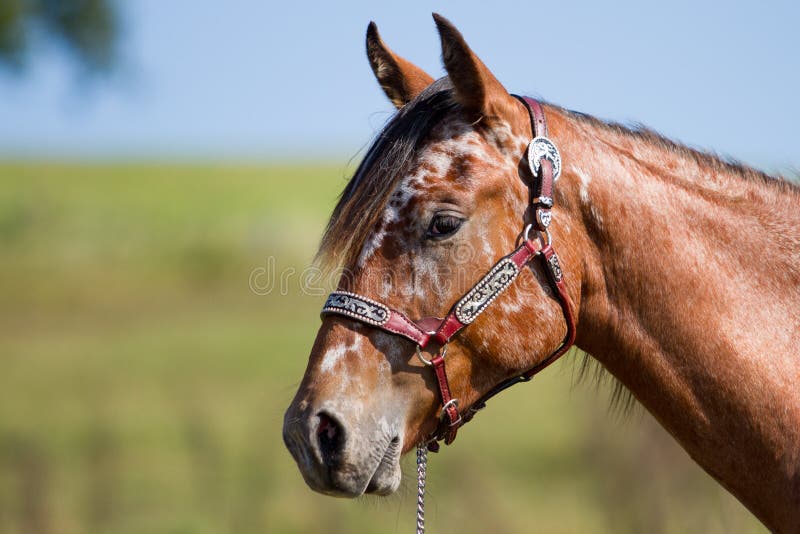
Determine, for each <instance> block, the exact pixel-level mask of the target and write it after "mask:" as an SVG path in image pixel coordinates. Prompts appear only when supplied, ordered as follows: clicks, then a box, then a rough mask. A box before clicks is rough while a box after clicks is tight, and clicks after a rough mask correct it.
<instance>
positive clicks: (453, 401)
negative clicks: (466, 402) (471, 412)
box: [439, 399, 461, 426]
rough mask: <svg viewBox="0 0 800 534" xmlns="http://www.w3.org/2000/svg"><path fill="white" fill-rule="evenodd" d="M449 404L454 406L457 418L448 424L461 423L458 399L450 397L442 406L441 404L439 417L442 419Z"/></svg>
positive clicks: (455, 424) (456, 424)
mask: <svg viewBox="0 0 800 534" xmlns="http://www.w3.org/2000/svg"><path fill="white" fill-rule="evenodd" d="M450 406H455V408H456V413H457V414H458V419H457V420H455V421H453V422H452V423H450V426H458V425H460V424H461V412H460V411H459V409H458V399H450V400H449V401H447V403H446V404H445V405H444V406H442V409H441V411H439V419H444V417H445V414H446V413H447V409H448V408H449V407H450Z"/></svg>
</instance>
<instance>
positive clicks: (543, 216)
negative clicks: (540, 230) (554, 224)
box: [536, 210, 553, 228]
mask: <svg viewBox="0 0 800 534" xmlns="http://www.w3.org/2000/svg"><path fill="white" fill-rule="evenodd" d="M536 218H537V219H538V221H539V224H541V225H542V227H544V228H547V227H548V226H550V221H552V220H553V213H552V212H551V211H550V210H538V211H537V212H536Z"/></svg>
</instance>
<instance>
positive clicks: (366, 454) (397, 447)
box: [283, 14, 800, 532]
mask: <svg viewBox="0 0 800 534" xmlns="http://www.w3.org/2000/svg"><path fill="white" fill-rule="evenodd" d="M434 19H435V22H436V26H437V29H438V32H439V36H440V38H441V46H442V59H443V63H444V67H445V70H446V72H447V76H446V77H444V78H441V79H439V80H434V79H433V78H432V77H431V76H430V75H428V74H427V73H425V72H424V71H423V70H422V69H420V68H419V67H417V66H415V65H414V64H413V63H411V62H409V61H407V60H406V59H404V58H402V57H401V56H399V55H397V54H396V53H395V52H393V51H392V50H391V49H390V48H389V47H388V46H387V45H386V44H385V43H384V41H383V40H382V39H381V37H380V35H379V34H378V31H377V28H376V26H375V24H374V23H370V25H369V28H368V30H367V39H366V42H367V55H368V58H369V61H370V65H371V67H372V70H373V72H374V74H375V76H376V78H377V81H378V83H379V84H380V86H381V87H382V88H383V91H384V92H385V93H386V95H387V96H388V98H389V99H390V100H391V102H392V103H393V104H394V106H395V107H396V108H397V113H396V114H395V115H394V116H393V118H392V119H391V120H390V121H389V122H388V124H387V125H386V127H385V128H384V129H383V131H382V132H381V133H380V134H379V135H378V136H377V138H376V139H375V141H374V142H373V144H372V145H371V147H370V148H369V150H368V151H367V153H366V156H365V157H364V159H363V161H362V162H361V164H360V165H359V167H358V168H357V170H356V172H355V173H354V175H353V177H352V178H351V179H350V181H349V182H348V184H347V186H346V187H345V189H344V191H343V193H342V195H341V197H340V199H339V201H338V204H337V205H336V207H335V209H334V211H333V214H332V216H331V219H330V221H329V223H328V225H327V228H326V230H325V233H324V235H323V238H322V242H321V245H320V250H319V253H318V258H319V261H320V262H322V263H323V264H325V265H329V266H330V265H334V266H338V267H341V268H342V272H343V273H344V274H343V275H342V277H341V280H340V282H339V285H338V288H337V291H336V292H334V293H333V294H331V296H330V297H329V298H328V300H327V301H326V304H325V308H324V310H323V315H322V324H321V326H320V328H319V331H318V334H317V337H316V340H315V342H314V345H313V347H312V349H311V354H310V357H309V360H308V366H307V369H306V371H305V375H304V376H303V379H302V382H301V384H300V386H299V389H298V391H297V394H296V396H295V398H294V400H293V401H292V403H291V405H290V406H289V408H288V410H287V412H286V415H285V419H284V427H283V437H284V441H285V443H286V446H287V447H288V449H289V451H290V452H291V454H292V456H293V457H294V459H295V460H296V462H297V465H298V467H299V469H300V472H301V473H302V475H303V477H304V479H305V481H306V483H307V484H308V485H309V486H310V487H311V488H312V489H314V490H316V491H319V492H322V493H325V494H329V495H335V496H342V497H356V496H360V495H362V494H363V493H374V494H378V495H387V494H391V493H392V492H394V491H395V490H396V489H397V488H398V486H399V484H400V481H401V470H400V464H399V459H400V456H401V455H402V454H404V453H406V452H408V451H410V450H412V449H414V447H415V446H418V454H420V451H423V450H424V447H427V448H428V449H431V450H435V449H437V448H438V445H439V442H440V441H441V440H444V441H445V442H446V443H450V442H451V441H452V440H453V439H455V431H456V430H457V429H458V428H459V427H460V426H462V425H463V424H464V423H465V422H466V421H468V420H470V419H471V418H472V416H473V415H474V414H475V412H476V411H477V409H479V408H482V407H483V406H484V404H485V400H486V398H487V397H488V396H490V395H492V394H494V393H496V392H497V391H499V390H500V389H502V388H503V387H506V386H507V385H510V384H513V383H515V382H517V381H524V380H527V379H529V378H530V376H531V375H532V374H534V373H535V372H538V371H539V370H541V369H542V368H543V367H544V366H545V365H547V364H549V363H550V362H551V361H553V360H554V359H555V358H557V357H558V356H560V355H561V354H562V353H563V352H564V350H565V348H566V347H568V346H569V345H571V344H572V343H573V341H574V344H575V345H576V346H577V347H578V348H579V349H581V350H582V351H585V352H586V353H588V354H590V355H591V356H592V357H593V358H595V359H596V360H597V361H598V362H599V363H600V364H601V365H602V367H603V368H604V369H605V370H606V371H608V372H610V373H611V374H612V375H613V376H614V377H615V378H616V379H617V380H619V381H620V382H621V383H622V384H623V385H624V387H625V388H627V389H628V390H629V391H630V392H631V393H632V395H633V396H634V397H635V399H636V400H637V401H638V402H639V403H640V404H641V405H643V406H644V407H645V408H646V409H647V410H648V411H649V412H650V413H652V414H653V415H654V416H655V418H656V420H657V421H658V422H659V424H661V425H662V426H663V427H664V428H665V429H666V430H667V431H668V432H669V433H670V434H671V435H672V436H673V437H674V438H675V439H676V440H677V442H678V443H679V444H680V445H681V446H682V447H683V448H684V449H685V450H686V451H687V452H688V454H689V455H690V456H691V458H692V459H693V460H694V461H695V462H697V463H698V464H699V465H700V466H701V467H702V468H703V469H704V470H705V471H706V472H708V473H709V474H710V475H711V476H712V477H713V478H715V479H716V480H717V481H718V482H719V483H720V484H721V485H722V486H723V487H724V488H726V489H727V490H728V491H730V492H731V493H732V494H733V495H734V496H736V497H737V498H738V499H739V500H740V501H741V502H742V503H743V504H744V505H745V506H746V507H747V508H748V509H749V510H750V511H751V512H752V513H753V514H754V515H755V516H756V517H757V518H759V520H760V521H761V522H763V523H764V525H765V526H767V527H768V528H769V529H771V530H773V531H779V532H797V531H800V446H798V444H800V356H799V355H798V349H797V348H798V346H800V311H798V309H799V308H798V305H800V209H798V208H800V188H798V187H797V186H796V185H794V184H792V183H791V182H789V181H787V180H785V179H783V178H780V177H778V178H775V177H771V176H768V175H766V174H764V173H762V172H760V171H757V170H755V169H753V168H750V167H748V166H745V165H743V164H739V163H735V162H732V161H728V160H724V159H722V158H719V157H717V156H715V155H712V154H708V153H705V152H701V151H698V150H695V149H691V148H688V147H686V146H683V145H681V144H678V143H676V142H673V141H670V140H668V139H666V138H664V137H662V136H660V135H659V134H657V133H655V132H653V131H651V130H649V129H646V128H644V127H636V128H630V127H626V126H623V125H619V124H615V123H611V122H607V121H601V120H598V119H596V118H593V117H591V116H589V115H586V114H582V113H577V112H574V111H570V110H567V109H564V108H561V107H559V106H556V105H553V104H549V103H542V102H537V101H533V100H531V99H525V98H520V97H515V96H513V95H511V94H510V93H509V92H508V91H507V90H506V89H505V88H504V87H503V85H502V84H501V83H500V82H499V81H498V80H497V78H496V77H495V76H494V75H493V74H492V72H491V71H490V70H489V69H488V68H487V67H486V65H485V64H484V63H483V62H482V61H481V60H480V59H479V58H478V56H477V55H476V54H475V53H474V52H473V51H472V50H471V49H470V47H469V46H468V45H467V43H466V41H465V39H464V37H463V36H462V34H461V33H460V32H459V31H458V30H457V29H456V28H455V27H454V26H453V25H452V24H451V23H450V22H449V21H448V20H446V19H445V18H443V17H441V16H439V15H436V14H434ZM749 107H750V106H748V104H747V103H743V104H742V109H740V110H734V111H733V112H736V113H741V116H742V129H743V133H745V134H746V133H748V132H747V114H748V113H752V112H755V111H754V110H753V109H748V108H749ZM532 137H533V138H534V139H533V140H532ZM556 181H557V184H556ZM556 251H557V254H556ZM412 318H413V319H412ZM445 362H446V365H445ZM521 409H522V408H521ZM422 467H423V468H424V465H423V466H422Z"/></svg>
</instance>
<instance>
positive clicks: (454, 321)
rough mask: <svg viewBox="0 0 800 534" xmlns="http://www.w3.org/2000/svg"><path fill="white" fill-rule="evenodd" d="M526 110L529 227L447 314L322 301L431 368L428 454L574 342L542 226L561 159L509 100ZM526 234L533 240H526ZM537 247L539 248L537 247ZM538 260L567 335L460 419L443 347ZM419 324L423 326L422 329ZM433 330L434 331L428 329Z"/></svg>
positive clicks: (543, 129)
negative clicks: (417, 314)
mask: <svg viewBox="0 0 800 534" xmlns="http://www.w3.org/2000/svg"><path fill="white" fill-rule="evenodd" d="M514 96H515V98H517V99H518V100H519V101H520V102H522V103H523V104H524V105H525V107H526V108H527V110H528V114H529V115H530V119H531V127H532V130H533V140H532V141H531V143H530V145H528V165H529V167H530V169H531V174H532V176H533V181H532V183H531V184H530V207H531V213H532V214H533V216H534V217H533V222H531V223H530V224H528V225H527V226H525V229H524V231H523V241H522V244H521V245H520V246H519V247H518V248H517V249H516V250H514V251H513V252H511V253H510V254H508V255H507V256H505V257H503V258H502V259H500V261H498V262H497V263H495V265H494V266H493V267H492V268H491V269H490V270H489V272H488V273H486V274H485V275H484V276H483V278H481V279H480V280H479V281H478V283H476V284H475V285H474V286H473V287H472V289H470V290H469V291H468V292H467V293H466V294H465V295H464V296H463V297H461V299H459V300H458V302H456V303H455V305H454V306H453V307H452V308H451V309H450V311H449V312H448V313H447V316H445V318H444V319H440V318H438V317H427V318H424V319H421V320H419V321H412V320H411V319H409V318H408V317H407V316H406V315H405V314H403V313H402V312H400V311H397V310H394V309H392V308H389V307H388V306H386V305H384V304H382V303H380V302H377V301H375V300H372V299H369V298H367V297H364V296H362V295H358V294H356V293H348V292H344V291H335V292H333V293H331V294H330V295H329V296H328V300H327V301H326V302H325V306H324V307H323V308H322V314H323V315H326V314H338V315H344V316H346V317H349V318H351V319H355V320H357V321H360V322H362V323H366V324H368V325H371V326H373V327H375V328H379V329H381V330H385V331H387V332H390V333H392V334H396V335H398V336H402V337H405V338H407V339H409V340H411V341H412V342H414V343H415V344H416V347H417V356H419V359H420V360H421V361H422V362H423V363H425V364H426V365H428V366H430V367H433V371H434V373H435V376H436V381H437V384H438V387H439V395H440V397H441V400H442V409H441V412H440V418H439V419H440V423H439V426H438V427H437V429H436V430H435V431H434V433H433V434H432V435H431V436H430V437H429V438H428V440H427V445H428V449H429V450H431V451H433V452H436V451H438V450H439V441H440V440H444V442H445V443H446V444H448V445H449V444H450V443H452V442H453V440H454V439H455V438H456V432H457V431H458V428H459V427H461V426H462V425H464V424H465V423H467V422H468V421H469V420H470V419H472V417H473V416H474V415H475V413H476V412H477V411H478V410H480V409H482V408H483V407H485V405H486V401H487V400H489V399H490V398H491V397H493V396H494V395H496V394H498V393H500V392H501V391H503V390H504V389H506V388H508V387H510V386H512V385H514V384H516V383H518V382H527V381H528V380H530V379H531V377H532V376H533V375H535V374H536V373H538V372H539V371H541V370H542V369H544V368H545V367H547V366H548V365H550V364H551V363H553V362H554V361H555V360H556V359H558V357H559V356H561V355H562V354H564V353H565V352H566V351H567V350H568V349H569V348H570V347H571V346H572V344H573V342H574V341H575V316H574V313H573V309H572V302H571V300H570V298H569V295H568V294H567V287H566V285H565V283H564V274H563V271H562V270H561V266H560V264H559V261H558V256H557V255H556V252H555V250H554V249H553V243H552V239H551V237H550V232H549V230H548V227H549V226H550V221H551V220H552V212H551V209H552V207H553V185H554V184H555V181H556V180H557V179H558V176H559V174H560V172H561V156H560V155H559V152H558V149H557V148H556V146H555V145H554V144H553V142H552V141H550V139H548V138H547V123H546V121H545V117H544V111H543V109H542V106H541V104H539V102H537V101H536V100H533V99H531V98H528V97H520V96H516V95H514ZM531 229H534V230H535V232H536V233H535V238H534V239H531V237H530V232H531ZM539 245H541V246H539ZM534 258H541V262H542V265H543V267H544V270H545V272H546V273H547V278H548V280H549V282H550V285H551V287H552V288H553V290H554V294H555V296H556V298H557V299H558V301H559V304H560V305H561V311H562V312H563V314H564V320H565V322H566V325H567V331H566V334H565V335H564V340H563V341H562V342H561V344H560V345H559V346H558V347H557V348H556V349H555V350H554V351H553V352H552V353H551V354H550V356H548V357H547V358H545V359H544V360H542V361H541V362H539V363H538V364H536V365H535V366H534V367H532V368H531V369H529V370H527V371H526V372H524V373H522V374H520V375H517V376H514V377H511V378H509V379H508V380H505V381H503V382H501V383H500V384H498V385H497V386H495V387H494V388H492V389H491V390H490V391H489V392H488V393H486V394H485V395H483V397H481V398H480V399H479V400H478V401H477V402H476V403H475V404H473V405H472V406H471V407H470V408H469V409H468V410H467V411H466V412H465V413H464V414H463V416H462V414H461V412H459V403H458V399H455V398H453V396H452V395H451V393H450V385H449V384H448V381H447V371H446V368H445V356H446V355H447V343H448V342H449V341H450V339H452V338H453V336H455V335H456V334H457V333H458V332H460V331H461V330H462V329H463V328H465V327H466V326H467V325H469V324H470V323H472V322H473V321H474V320H475V319H476V318H477V317H478V315H480V314H481V313H482V312H483V311H484V310H485V309H486V308H487V307H488V306H489V305H490V304H491V303H492V302H493V301H494V299H496V298H497V297H498V296H499V295H500V294H501V293H502V292H503V291H505V290H506V289H507V288H508V287H509V286H510V285H511V284H512V283H513V282H514V280H515V279H516V277H517V276H518V275H519V273H520V272H521V271H522V269H523V267H525V266H526V265H527V264H528V263H530V262H531V261H533V259H534ZM422 325H424V326H425V327H423V326H422ZM430 325H433V326H434V327H429V326H430ZM431 343H435V344H436V345H438V346H439V347H441V348H440V350H439V351H438V353H437V354H436V356H434V357H433V358H431V359H426V358H425V357H424V356H423V355H422V349H424V348H426V347H427V346H428V345H430V344H431Z"/></svg>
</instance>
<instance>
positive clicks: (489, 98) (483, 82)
mask: <svg viewBox="0 0 800 534" xmlns="http://www.w3.org/2000/svg"><path fill="white" fill-rule="evenodd" d="M433 20H434V21H436V28H437V29H438V30H439V37H440V38H441V41H442V60H443V61H444V67H445V69H446V70H447V74H448V75H449V76H450V81H451V82H452V84H453V88H454V89H455V95H456V100H457V101H458V102H459V103H460V104H461V105H462V106H463V107H464V108H465V109H466V110H467V112H469V113H471V114H474V115H475V118H476V119H480V118H484V117H486V118H491V117H507V116H510V115H508V114H510V113H513V108H514V106H515V101H514V98H513V97H512V96H511V95H509V94H508V91H506V89H505V87H503V84H501V83H500V82H499V81H498V80H497V78H495V77H494V75H493V74H492V73H491V71H490V70H489V69H488V68H487V67H486V65H484V64H483V61H481V60H480V58H478V56H476V55H475V53H474V52H473V51H472V50H471V49H470V47H469V46H468V45H467V42H466V41H465V40H464V36H462V35H461V32H459V31H458V30H457V29H456V27H455V26H453V24H452V23H451V22H450V21H449V20H447V19H446V18H444V17H443V16H441V15H439V14H438V13H434V14H433Z"/></svg>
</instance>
